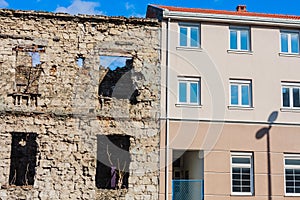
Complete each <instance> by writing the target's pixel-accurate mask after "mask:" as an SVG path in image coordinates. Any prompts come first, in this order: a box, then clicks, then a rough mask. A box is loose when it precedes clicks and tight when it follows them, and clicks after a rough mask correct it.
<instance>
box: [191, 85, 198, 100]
mask: <svg viewBox="0 0 300 200" xmlns="http://www.w3.org/2000/svg"><path fill="white" fill-rule="evenodd" d="M190 88H191V90H190V102H191V103H198V83H190Z"/></svg>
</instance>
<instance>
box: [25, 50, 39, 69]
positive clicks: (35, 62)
mask: <svg viewBox="0 0 300 200" xmlns="http://www.w3.org/2000/svg"><path fill="white" fill-rule="evenodd" d="M28 55H29V56H30V57H31V66H32V67H38V66H39V65H40V64H41V58H40V53H39V52H28Z"/></svg>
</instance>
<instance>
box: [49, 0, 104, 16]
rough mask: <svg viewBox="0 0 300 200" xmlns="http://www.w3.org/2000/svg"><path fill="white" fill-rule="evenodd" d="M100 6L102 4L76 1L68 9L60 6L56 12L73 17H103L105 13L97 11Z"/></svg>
mask: <svg viewBox="0 0 300 200" xmlns="http://www.w3.org/2000/svg"><path fill="white" fill-rule="evenodd" d="M99 6H100V4H99V3H97V2H92V1H81V0H74V1H73V3H72V4H71V5H70V6H68V7H62V6H58V7H57V8H56V10H55V11H54V12H62V13H69V14H72V15H76V14H89V15H102V14H103V12H102V11H100V10H97V9H96V8H97V7H99Z"/></svg>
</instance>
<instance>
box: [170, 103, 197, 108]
mask: <svg viewBox="0 0 300 200" xmlns="http://www.w3.org/2000/svg"><path fill="white" fill-rule="evenodd" d="M175 106H176V107H190V108H202V105H193V104H180V103H177V104H175Z"/></svg>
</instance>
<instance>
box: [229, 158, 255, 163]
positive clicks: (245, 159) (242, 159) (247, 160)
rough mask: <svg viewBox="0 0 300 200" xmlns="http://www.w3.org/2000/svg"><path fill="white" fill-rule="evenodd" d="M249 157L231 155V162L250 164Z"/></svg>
mask: <svg viewBox="0 0 300 200" xmlns="http://www.w3.org/2000/svg"><path fill="white" fill-rule="evenodd" d="M250 162H251V161H250V158H243V157H233V158H232V163H240V164H250Z"/></svg>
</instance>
